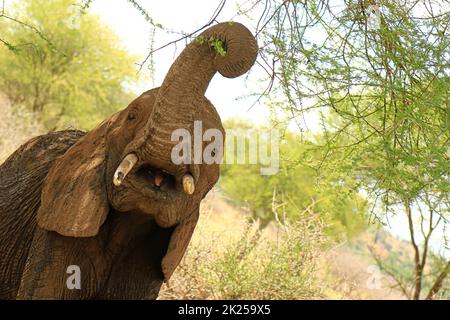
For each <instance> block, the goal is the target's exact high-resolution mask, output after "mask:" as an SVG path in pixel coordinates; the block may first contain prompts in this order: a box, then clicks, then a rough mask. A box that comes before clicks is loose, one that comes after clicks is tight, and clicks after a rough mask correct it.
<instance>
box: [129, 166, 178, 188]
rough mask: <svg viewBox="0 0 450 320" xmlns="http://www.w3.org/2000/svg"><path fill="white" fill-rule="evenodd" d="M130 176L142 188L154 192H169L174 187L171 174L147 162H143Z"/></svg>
mask: <svg viewBox="0 0 450 320" xmlns="http://www.w3.org/2000/svg"><path fill="white" fill-rule="evenodd" d="M130 178H131V179H133V180H136V182H137V183H138V184H139V185H140V186H142V187H143V188H145V189H150V190H152V191H154V192H159V191H160V192H170V191H175V189H176V187H175V186H176V179H175V177H174V176H173V175H171V174H170V173H168V172H166V171H164V170H162V169H159V168H155V167H152V166H150V165H148V164H143V165H142V166H141V167H140V168H138V169H137V170H136V171H135V172H134V174H133V175H132V177H130Z"/></svg>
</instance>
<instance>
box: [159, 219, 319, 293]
mask: <svg viewBox="0 0 450 320" xmlns="http://www.w3.org/2000/svg"><path fill="white" fill-rule="evenodd" d="M205 237H206V235H205V234H202V239H203V240H205ZM224 238H226V237H224ZM226 239H227V240H226V242H225V243H224V244H223V248H218V246H217V244H218V242H217V241H216V242H215V248H214V250H211V244H210V243H209V242H207V243H208V244H209V245H208V246H205V245H201V244H199V243H198V241H197V240H196V239H195V241H194V242H193V244H192V245H191V246H190V247H189V251H188V253H187V255H186V257H185V259H183V261H182V263H181V266H180V268H179V269H178V271H177V273H176V274H175V275H174V277H175V278H174V279H173V281H174V282H175V285H174V286H173V287H169V288H168V289H165V290H164V292H163V295H164V296H166V297H167V296H170V297H176V298H178V299H179V298H184V299H317V298H321V297H323V296H324V290H323V285H322V283H321V280H319V278H318V275H317V269H318V268H319V256H320V252H321V250H322V249H323V246H324V244H325V243H326V242H327V241H328V240H327V238H326V237H325V236H324V234H323V232H322V224H321V222H320V220H318V218H317V216H312V217H310V218H309V219H304V220H302V221H297V222H295V223H293V224H289V225H286V226H285V227H284V228H282V229H280V230H278V236H277V239H276V240H275V239H272V238H265V236H264V235H263V234H262V232H261V231H260V230H258V227H257V226H256V225H255V224H254V223H253V224H251V223H248V224H247V225H246V227H245V228H244V230H243V232H242V233H241V234H240V237H239V238H237V239H233V240H232V239H229V238H226ZM210 240H211V241H213V240H212V239H210ZM223 240H224V239H222V241H221V243H223ZM213 246H214V245H213ZM171 281H172V280H171Z"/></svg>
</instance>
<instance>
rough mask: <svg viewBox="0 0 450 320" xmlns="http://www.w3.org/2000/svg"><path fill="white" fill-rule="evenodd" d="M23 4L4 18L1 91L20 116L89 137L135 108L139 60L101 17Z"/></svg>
mask: <svg viewBox="0 0 450 320" xmlns="http://www.w3.org/2000/svg"><path fill="white" fill-rule="evenodd" d="M15 4H16V5H15V6H13V7H10V8H7V10H6V9H5V8H4V7H3V8H2V10H4V11H3V13H2V16H0V39H1V42H2V43H3V45H2V43H0V61H1V63H0V91H2V93H3V94H4V95H6V96H7V97H8V98H9V100H10V101H11V103H12V104H13V106H14V107H15V108H20V107H22V108H25V109H26V110H30V111H31V112H33V113H34V114H35V115H36V116H37V117H38V118H39V119H40V120H41V121H42V122H43V123H44V124H45V126H46V127H47V128H49V129H52V128H59V127H67V126H68V125H72V126H75V127H81V128H84V129H88V128H91V127H92V126H94V125H96V124H97V123H98V122H99V121H100V120H102V119H104V118H105V117H106V116H108V115H110V114H111V113H113V112H115V111H117V110H118V109H120V108H123V107H124V106H125V105H126V104H127V103H128V102H129V100H130V99H131V96H132V92H131V91H130V87H131V85H132V84H133V83H134V81H135V80H136V79H137V77H136V69H135V66H134V64H135V63H136V62H137V61H138V60H137V58H136V57H134V56H132V55H130V54H129V53H128V52H127V51H126V50H125V49H124V48H122V47H121V43H120V41H119V39H118V38H117V36H116V35H115V34H114V33H113V32H112V31H111V30H109V29H108V28H107V27H106V26H105V25H104V24H102V23H101V22H100V20H99V19H98V18H97V17H95V16H93V15H90V14H89V13H86V12H83V11H82V8H81V7H78V6H74V5H73V1H71V0H58V1H51V2H49V1H43V0H26V1H20V2H17V3H15ZM3 5H4V4H3Z"/></svg>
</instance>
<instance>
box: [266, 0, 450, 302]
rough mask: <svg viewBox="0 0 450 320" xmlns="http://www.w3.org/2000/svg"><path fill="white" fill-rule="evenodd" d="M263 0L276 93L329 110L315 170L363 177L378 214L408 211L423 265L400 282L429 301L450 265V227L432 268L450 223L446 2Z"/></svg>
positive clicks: (288, 107)
mask: <svg viewBox="0 0 450 320" xmlns="http://www.w3.org/2000/svg"><path fill="white" fill-rule="evenodd" d="M257 2H259V3H261V4H264V5H265V6H266V8H270V9H267V10H266V12H265V13H264V14H263V16H262V17H261V18H260V21H259V23H258V25H259V26H260V27H259V29H258V30H257V32H258V34H259V35H260V45H261V48H262V51H261V57H262V63H261V64H262V66H264V67H265V69H266V70H267V73H268V80H269V82H270V84H269V88H272V90H271V93H275V94H273V95H272V97H275V98H274V99H278V97H281V98H282V99H283V100H282V101H280V100H275V101H276V102H277V105H283V106H284V110H285V111H286V112H287V114H288V115H289V118H299V119H301V118H302V116H304V114H305V113H307V112H310V111H311V110H315V111H317V112H320V114H321V116H322V121H323V130H322V131H323V133H324V135H323V136H322V137H321V138H320V139H318V141H317V146H318V148H319V149H320V150H321V151H322V152H323V157H322V160H321V161H319V162H318V163H317V164H316V165H317V168H318V169H324V168H326V167H328V168H332V169H333V170H335V171H336V172H339V174H341V175H343V176H344V175H346V174H350V175H352V176H354V177H355V178H356V179H358V180H359V181H360V187H361V188H364V189H365V190H366V191H367V192H368V193H369V199H371V200H372V202H373V203H374V209H373V211H372V213H373V217H374V218H378V219H379V220H380V221H381V220H383V219H382V218H383V217H384V218H386V217H389V215H392V214H399V213H401V212H403V214H404V215H405V217H406V221H407V223H406V224H405V227H406V228H408V229H409V233H410V243H411V246H412V248H413V251H414V272H413V276H412V279H411V281H412V284H413V285H412V287H410V286H409V283H405V281H398V283H399V285H400V286H401V287H402V289H405V290H404V292H405V294H406V295H407V296H408V297H410V298H413V299H419V298H428V299H432V298H433V297H435V296H436V294H437V293H438V292H439V290H440V289H442V287H443V285H444V284H445V281H446V280H447V279H448V274H449V272H450V266H449V264H450V261H448V243H447V239H445V237H444V239H442V242H443V246H444V248H445V249H446V250H447V252H446V253H447V260H446V261H445V262H444V263H441V264H440V267H439V270H432V271H433V272H432V275H426V274H425V272H424V270H425V268H426V266H427V262H428V260H427V257H428V256H429V252H430V238H431V235H432V234H433V232H434V231H435V230H436V228H438V226H440V227H442V226H444V230H446V227H447V225H448V222H449V221H448V219H449V212H448V209H449V207H448V204H449V197H448V195H449V193H448V192H449V175H448V172H449V155H448V150H449V130H448V129H449V127H448V124H449V122H448V114H449V87H450V74H449V72H450V68H449V66H450V65H449V63H448V61H449V58H450V48H449V45H450V32H449V24H450V13H449V11H448V9H449V6H448V3H447V6H445V3H443V2H433V1H420V0H415V1H408V0H405V1H356V0H348V1H282V2H279V1H257ZM261 40H262V41H261ZM273 83H276V84H277V85H276V86H273ZM273 88H281V90H279V92H276V91H275V89H273ZM382 216H383V217H382ZM420 236H422V240H421V241H420V240H419V238H420ZM433 267H436V265H434V266H433ZM393 276H394V277H395V276H396V275H395V274H394V275H393ZM425 278H431V279H428V280H429V281H430V282H431V283H432V285H431V288H430V289H429V292H428V293H426V294H423V292H422V289H423V282H424V279H425Z"/></svg>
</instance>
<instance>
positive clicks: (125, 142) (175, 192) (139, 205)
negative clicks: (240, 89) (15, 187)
mask: <svg viewBox="0 0 450 320" xmlns="http://www.w3.org/2000/svg"><path fill="white" fill-rule="evenodd" d="M217 40H220V41H221V43H223V45H224V49H225V51H226V53H225V55H222V54H219V53H218V52H217V50H215V48H213V46H212V45H211V43H212V42H214V41H217ZM216 43H217V42H216ZM256 55H257V44H256V41H255V38H254V37H253V36H252V34H251V33H250V32H249V30H248V29H247V28H245V27H244V26H243V25H241V24H239V23H233V22H227V23H221V24H217V25H215V26H213V27H211V28H209V29H208V30H206V31H205V32H203V33H202V34H201V35H200V36H199V38H197V39H196V40H195V41H193V42H192V43H191V44H189V45H188V46H187V47H186V48H185V49H184V50H183V52H182V53H181V54H180V56H179V57H178V58H177V60H176V61H175V63H174V64H173V65H172V67H171V69H170V70H169V72H168V74H167V76H166V78H165V80H164V82H163V84H162V86H161V87H160V88H156V89H153V90H150V91H148V92H145V93H144V94H142V95H141V96H140V97H138V98H137V99H135V100H134V101H133V102H131V104H130V105H129V106H128V107H127V108H125V109H124V110H122V111H120V112H118V113H116V114H114V115H113V116H112V117H111V118H109V119H107V120H106V121H104V122H103V123H101V124H100V125H99V126H98V127H97V128H95V129H94V130H92V131H90V132H88V133H87V134H86V135H85V136H84V137H83V138H82V139H80V140H79V141H78V142H77V143H76V144H75V145H73V146H72V147H71V148H70V149H69V150H68V151H67V152H66V153H65V154H64V155H63V156H62V157H61V158H59V159H58V160H56V162H55V164H54V165H53V166H52V168H51V170H50V172H49V174H48V175H47V178H46V180H45V181H44V186H43V191H42V196H41V206H40V208H39V211H38V215H37V221H38V225H39V226H40V227H42V228H44V229H47V230H52V231H56V232H58V233H59V234H61V235H64V236H71V237H91V236H95V235H96V234H97V233H98V231H99V228H100V226H101V225H102V224H103V222H104V221H105V219H106V218H107V215H108V212H109V211H110V209H113V210H115V211H118V212H123V213H124V214H127V213H142V214H148V215H151V216H153V217H154V218H155V221H156V222H157V224H158V225H160V226H161V227H171V226H175V231H174V233H173V235H172V239H171V243H170V244H169V249H168V253H167V255H166V258H165V259H166V270H164V271H165V276H166V279H167V278H168V277H170V275H171V273H172V272H173V269H174V268H175V267H176V265H177V264H178V262H179V260H180V259H181V256H182V255H183V253H184V250H185V248H186V246H187V243H188V242H189V239H190V235H191V233H192V231H193V228H194V227H195V223H196V219H197V217H198V208H199V204H200V201H201V200H202V199H203V197H204V196H205V195H206V193H207V192H208V191H209V190H210V189H211V188H212V187H213V185H214V184H215V183H216V182H217V180H218V178H219V165H218V163H212V164H205V163H200V164H194V163H192V164H176V163H174V162H173V161H172V158H171V155H172V150H173V147H174V146H175V145H176V144H177V143H178V142H177V141H172V139H171V137H172V133H173V132H174V130H177V129H185V130H187V131H188V132H189V133H190V134H191V136H192V137H194V132H193V130H194V121H196V120H199V121H201V122H202V127H203V131H205V130H207V129H209V128H214V129H218V130H220V131H221V132H222V133H224V130H223V127H222V124H221V121H220V117H219V115H218V114H217V112H216V110H215V109H214V107H213V106H212V104H211V103H210V102H209V101H208V100H207V99H206V98H205V96H204V93H205V91H206V89H207V87H208V84H209V82H210V80H211V79H212V77H213V76H214V74H215V73H216V71H219V72H220V73H221V74H222V75H223V76H225V77H229V78H233V77H237V76H239V75H242V74H243V73H245V72H246V71H247V70H248V69H249V68H250V67H251V66H252V65H253V63H254V61H255V59H256ZM203 147H204V146H203ZM180 242H181V243H180ZM171 255H172V256H171ZM163 269H164V261H163Z"/></svg>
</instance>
